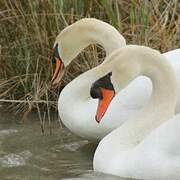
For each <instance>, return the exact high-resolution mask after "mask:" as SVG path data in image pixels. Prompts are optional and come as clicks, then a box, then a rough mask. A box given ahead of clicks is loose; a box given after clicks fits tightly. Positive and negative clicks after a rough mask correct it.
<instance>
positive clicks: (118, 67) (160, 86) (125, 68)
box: [93, 46, 180, 180]
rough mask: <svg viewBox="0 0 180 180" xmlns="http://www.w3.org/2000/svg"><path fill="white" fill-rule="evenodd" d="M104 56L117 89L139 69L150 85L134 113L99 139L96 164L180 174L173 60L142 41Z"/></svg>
mask: <svg viewBox="0 0 180 180" xmlns="http://www.w3.org/2000/svg"><path fill="white" fill-rule="evenodd" d="M131 54H134V55H133V57H132V56H131ZM108 58H109V59H108V63H105V64H103V65H102V66H101V71H103V72H104V74H106V73H108V72H109V71H111V72H112V78H111V81H112V83H113V85H114V87H115V89H116V92H118V91H120V90H121V89H122V88H124V87H126V86H127V85H128V83H129V82H131V81H133V79H134V78H136V77H137V76H140V75H145V76H147V77H149V78H150V79H151V81H152V86H153V90H152V95H151V97H150V98H149V100H148V102H147V103H146V104H145V106H144V107H143V108H142V109H141V110H139V112H138V113H137V114H136V115H135V116H134V117H133V118H131V119H128V120H127V121H125V122H124V123H123V125H122V126H120V127H119V128H117V129H115V130H113V131H112V132H111V133H109V134H108V135H107V136H105V137H104V138H103V139H102V140H101V141H100V143H99V145H98V147H97V149H96V152H95V155H94V161H93V166H94V169H95V170H96V171H101V172H104V173H109V174H114V175H118V176H121V177H128V178H138V179H157V180H160V179H162V180H164V179H168V180H169V179H180V143H179V141H178V138H177V137H178V136H179V135H180V115H177V116H175V117H174V112H175V106H176V101H177V98H178V88H179V87H178V82H177V80H176V75H175V73H174V71H173V68H172V66H171V65H170V63H169V62H168V61H167V59H166V58H164V57H163V55H161V54H160V53H158V52H157V51H155V50H153V49H151V48H147V47H140V46H126V47H123V48H121V49H119V50H116V51H115V52H113V53H112V55H110V56H109V57H108ZM112 59H113V61H112ZM119 93H121V91H120V92H119ZM119 118H121V117H120V116H119ZM102 121H103V120H102ZM111 121H113V119H111Z"/></svg>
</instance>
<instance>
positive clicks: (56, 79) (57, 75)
mask: <svg viewBox="0 0 180 180" xmlns="http://www.w3.org/2000/svg"><path fill="white" fill-rule="evenodd" d="M55 60H56V68H55V71H54V74H53V76H52V79H51V82H52V84H53V85H56V84H58V83H60V81H61V79H62V77H63V74H64V65H63V63H62V61H61V59H59V58H57V57H56V58H55Z"/></svg>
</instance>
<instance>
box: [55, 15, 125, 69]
mask: <svg viewBox="0 0 180 180" xmlns="http://www.w3.org/2000/svg"><path fill="white" fill-rule="evenodd" d="M57 41H58V42H59V44H60V49H59V51H60V56H61V58H62V60H63V62H64V64H65V66H67V65H68V64H69V63H70V62H71V61H72V60H73V59H74V58H75V57H76V56H77V55H78V54H79V53H80V52H81V51H82V50H83V49H84V48H86V47H87V46H88V45H90V44H100V45H101V46H102V47H103V48H104V49H105V51H106V54H107V55H108V54H110V53H111V52H112V51H114V50H115V49H117V48H120V47H122V46H125V45H126V42H125V39H124V38H123V36H122V35H121V34H120V33H119V32H118V31H117V30H116V29H115V28H114V27H112V26H111V25H109V24H107V23H105V22H102V21H99V20H96V19H83V20H81V21H78V22H76V23H74V24H72V25H71V26H69V27H68V28H66V29H65V30H63V31H62V32H61V34H60V35H59V37H58V38H57Z"/></svg>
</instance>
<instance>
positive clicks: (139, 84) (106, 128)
mask: <svg viewBox="0 0 180 180" xmlns="http://www.w3.org/2000/svg"><path fill="white" fill-rule="evenodd" d="M92 43H98V44H101V45H102V46H103V47H104V49H105V51H106V54H107V55H109V54H110V53H111V52H113V51H114V50H115V49H118V48H120V47H123V46H125V45H126V42H125V39H124V38H123V37H122V36H121V35H120V34H119V32H118V31H117V30H116V29H115V28H113V27H112V26H110V25H109V24H107V23H104V22H102V21H99V20H97V19H93V18H87V19H82V20H80V21H77V22H76V23H74V24H72V25H70V26H68V27H67V28H65V29H64V30H63V31H62V32H61V33H60V34H59V35H58V36H57V38H56V41H55V44H54V52H53V57H52V59H53V61H55V62H56V64H57V66H56V70H55V73H54V75H53V78H52V82H53V83H54V84H57V83H59V81H60V80H61V78H62V74H63V71H64V67H66V66H68V65H69V63H70V62H71V61H72V60H73V59H74V58H75V57H76V56H77V55H78V54H79V53H80V52H81V50H83V49H84V48H85V47H87V46H88V45H89V44H92ZM178 54H179V55H178ZM173 55H174V56H175V58H174V57H172V56H173ZM165 56H167V57H168V58H169V60H170V62H171V64H172V65H173V66H174V69H175V71H176V74H177V77H178V76H179V77H180V61H178V58H177V57H178V56H179V57H180V49H179V50H176V51H171V52H168V53H165ZM59 60H60V61H59ZM177 64H178V66H177ZM95 69H96V68H95ZM95 69H91V70H89V71H88V72H85V73H83V74H82V75H80V76H78V77H77V78H75V79H74V80H73V81H72V82H70V83H69V84H68V85H66V87H65V88H64V89H63V90H62V92H61V94H60V97H59V100H58V110H59V115H60V117H61V120H62V122H63V123H64V124H65V126H66V127H67V128H69V129H70V130H71V131H72V132H74V133H75V134H77V135H79V136H82V137H84V138H87V139H101V138H102V137H104V136H105V135H106V134H108V133H109V132H111V131H112V130H113V129H115V128H117V127H119V126H120V125H121V124H122V123H123V122H124V121H125V120H126V119H129V118H130V117H132V116H134V114H135V113H137V112H138V110H139V109H141V108H142V107H143V106H144V104H146V102H147V101H148V99H149V97H150V95H151V81H150V80H149V79H148V78H146V77H139V78H137V79H136V80H134V81H133V82H132V83H131V84H130V85H129V86H128V87H127V88H125V89H124V90H123V91H122V92H121V93H119V94H118V95H117V96H116V98H115V99H114V100H113V102H112V103H111V106H110V107H109V109H108V112H107V113H106V116H104V118H103V121H102V122H101V123H100V124H98V123H96V122H95V121H94V113H95V111H96V106H97V101H94V100H92V99H91V98H90V96H89V89H90V86H91V83H92V82H93V81H95V80H97V79H98V78H99V77H100V76H99V74H98V73H96V70H95ZM178 73H179V74H178ZM177 112H180V101H178V104H177ZM119 116H121V117H122V118H118V117H119ZM111 118H112V119H113V122H112V121H110V119H111ZM87 126H88V128H87Z"/></svg>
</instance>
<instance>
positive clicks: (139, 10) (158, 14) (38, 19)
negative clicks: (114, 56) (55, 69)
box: [0, 0, 180, 115]
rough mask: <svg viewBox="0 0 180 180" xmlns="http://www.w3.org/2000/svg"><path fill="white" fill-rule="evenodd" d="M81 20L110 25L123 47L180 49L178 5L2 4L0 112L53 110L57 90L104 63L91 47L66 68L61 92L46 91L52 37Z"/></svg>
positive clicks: (65, 0) (123, 1) (162, 0)
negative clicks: (0, 107) (124, 42)
mask: <svg viewBox="0 0 180 180" xmlns="http://www.w3.org/2000/svg"><path fill="white" fill-rule="evenodd" d="M84 17H95V18H98V19H101V20H103V21H106V22H108V23H110V24H112V25H113V26H115V27H116V28H117V29H118V30H119V31H120V33H122V35H123V36H124V37H125V38H126V40H127V43H128V44H140V45H147V46H150V47H152V48H156V49H159V50H160V51H161V52H166V51H168V50H171V49H175V48H178V47H180V38H179V37H180V4H178V0H1V1H0V103H3V105H5V106H4V107H6V108H8V109H10V110H12V111H15V112H17V113H22V114H23V115H27V113H28V112H30V111H31V110H32V109H34V108H35V109H37V110H38V111H41V109H42V108H44V109H46V110H49V109H50V108H54V109H56V108H57V99H58V93H59V91H60V89H61V88H62V87H63V86H65V85H66V84H67V83H68V82H70V81H71V80H72V79H73V78H75V77H76V76H78V75H79V74H80V73H82V72H84V71H86V70H88V69H90V68H92V67H94V66H96V65H97V64H99V63H101V62H102V61H103V57H104V54H105V53H104V52H103V49H101V47H97V46H95V45H91V46H89V47H88V48H86V49H85V50H84V51H83V52H82V53H81V54H80V55H79V56H78V57H77V58H76V60H74V62H73V63H72V64H71V65H70V66H69V67H68V69H67V71H66V75H65V77H64V79H63V83H62V85H61V87H59V89H56V90H55V89H52V87H51V86H50V79H51V75H52V66H53V65H52V64H51V61H50V57H51V53H52V46H53V43H54V40H55V37H56V36H57V35H58V34H59V33H60V31H61V30H62V29H64V28H65V27H66V26H68V25H69V24H72V23H73V22H75V21H77V20H79V19H81V18H84ZM47 112H48V111H47Z"/></svg>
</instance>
